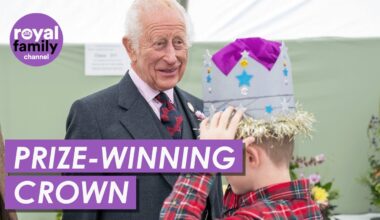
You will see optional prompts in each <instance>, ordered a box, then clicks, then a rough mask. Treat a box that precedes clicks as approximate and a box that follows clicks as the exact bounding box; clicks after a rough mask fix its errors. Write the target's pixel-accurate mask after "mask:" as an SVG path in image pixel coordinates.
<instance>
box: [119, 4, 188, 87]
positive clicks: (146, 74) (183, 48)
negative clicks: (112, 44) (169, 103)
mask: <svg viewBox="0 0 380 220" xmlns="http://www.w3.org/2000/svg"><path fill="white" fill-rule="evenodd" d="M141 14H142V15H143V16H141V17H140V18H141V19H140V22H141V27H142V29H141V30H142V32H141V35H140V38H139V42H138V49H137V50H134V48H133V47H132V45H131V42H130V40H129V39H127V38H124V39H123V44H124V46H125V47H126V48H127V51H128V54H129V57H130V58H131V61H132V62H131V66H132V68H133V69H134V70H135V72H136V73H137V74H138V75H139V76H140V78H141V79H142V80H144V81H145V82H146V83H147V84H148V85H149V86H150V87H152V88H153V89H156V90H159V91H163V90H167V89H170V88H173V87H174V86H175V85H176V84H177V83H178V82H179V81H180V80H181V79H182V76H183V74H184V72H185V68H186V64H187V57H188V46H187V40H186V27H185V23H184V19H183V17H182V16H181V14H180V13H179V12H178V11H176V10H174V9H171V8H165V7H162V8H161V9H160V10H155V11H150V12H149V13H141Z"/></svg>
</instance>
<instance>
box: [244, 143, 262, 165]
mask: <svg viewBox="0 0 380 220" xmlns="http://www.w3.org/2000/svg"><path fill="white" fill-rule="evenodd" d="M245 153H246V160H247V163H248V166H251V167H254V168H256V167H258V166H259V165H260V152H259V149H257V147H253V146H252V145H250V146H247V147H246V148H245Z"/></svg>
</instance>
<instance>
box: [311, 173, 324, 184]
mask: <svg viewBox="0 0 380 220" xmlns="http://www.w3.org/2000/svg"><path fill="white" fill-rule="evenodd" d="M309 181H310V183H311V184H313V185H314V184H316V183H319V182H320V181H321V176H320V175H319V174H316V173H315V174H311V175H310V176H309Z"/></svg>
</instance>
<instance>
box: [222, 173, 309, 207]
mask: <svg viewBox="0 0 380 220" xmlns="http://www.w3.org/2000/svg"><path fill="white" fill-rule="evenodd" d="M307 198H310V189H309V180H307V179H300V180H295V181H291V182H285V183H279V184H274V185H271V186H267V187H264V188H260V189H258V190H255V191H253V192H248V193H246V194H243V195H236V194H234V193H233V192H232V189H231V186H228V188H227V191H226V194H225V196H224V204H225V205H226V206H227V207H225V208H226V209H227V210H228V209H235V208H240V207H244V206H249V205H252V204H254V203H256V202H257V200H271V201H275V200H292V199H307Z"/></svg>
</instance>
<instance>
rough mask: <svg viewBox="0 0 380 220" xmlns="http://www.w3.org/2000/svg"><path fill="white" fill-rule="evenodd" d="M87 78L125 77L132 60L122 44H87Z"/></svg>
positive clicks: (85, 54) (85, 53)
mask: <svg viewBox="0 0 380 220" xmlns="http://www.w3.org/2000/svg"><path fill="white" fill-rule="evenodd" d="M84 56H85V59H84V60H85V75H86V76H118V75H124V74H125V73H126V71H127V70H128V68H129V66H130V59H129V57H128V54H127V52H126V50H125V48H124V47H123V45H122V44H116V43H115V44H111V43H109V44H95V43H94V44H86V45H85V52H84Z"/></svg>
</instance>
